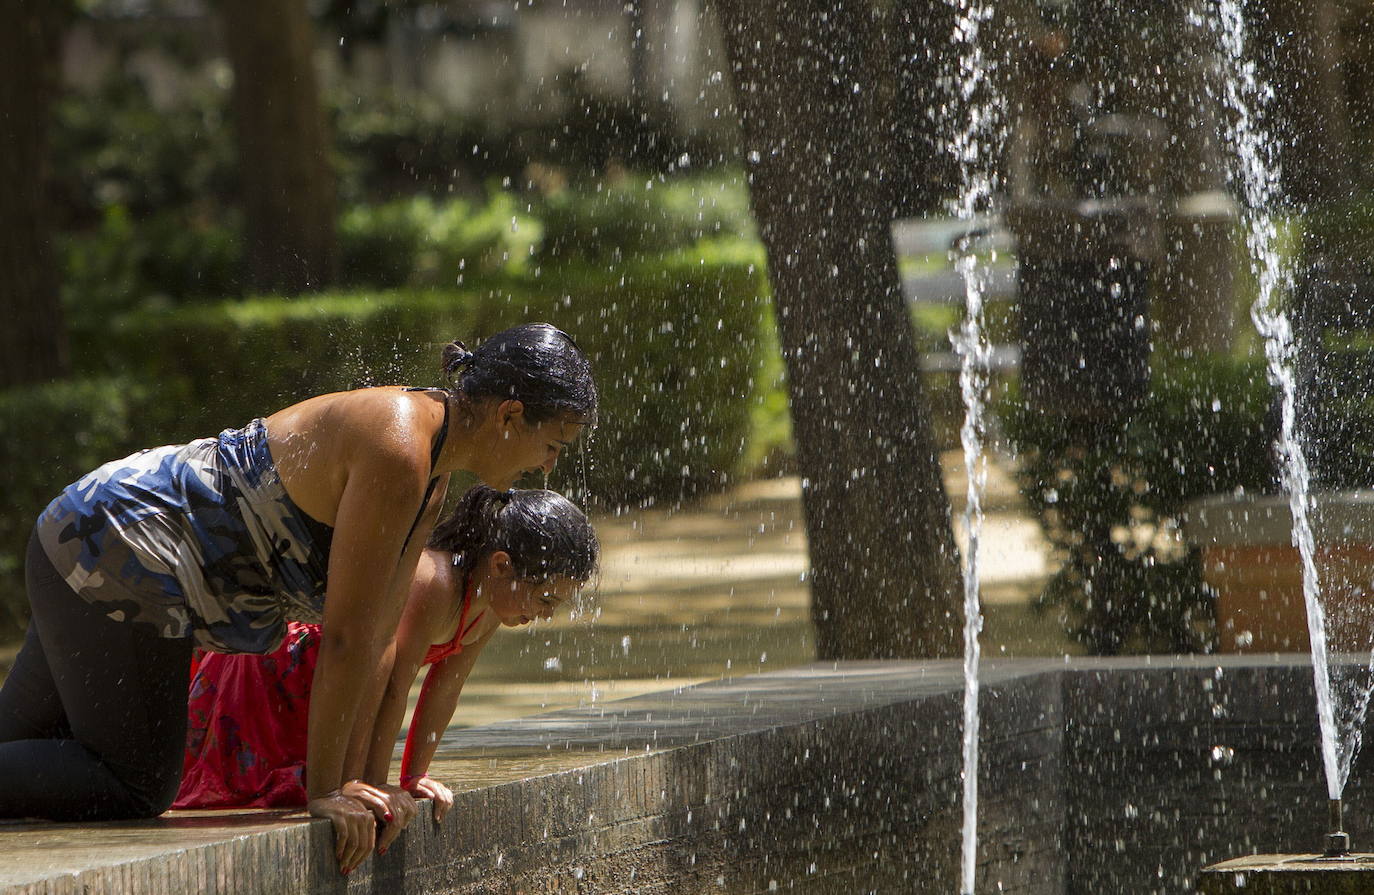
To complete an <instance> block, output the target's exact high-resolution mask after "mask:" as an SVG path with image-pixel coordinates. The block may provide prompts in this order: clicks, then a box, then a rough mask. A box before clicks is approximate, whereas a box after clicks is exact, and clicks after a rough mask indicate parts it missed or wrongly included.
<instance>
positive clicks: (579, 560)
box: [429, 485, 601, 588]
mask: <svg viewBox="0 0 1374 895" xmlns="http://www.w3.org/2000/svg"><path fill="white" fill-rule="evenodd" d="M429 546H430V547H433V548H434V549H436V550H447V551H449V552H451V553H453V555H454V565H455V566H457V567H458V571H459V574H460V576H461V580H462V587H463V588H466V587H467V582H468V577H469V576H470V575H471V574H472V570H473V569H475V568H476V567H477V564H478V563H479V562H480V561H481V560H482V559H484V558H485V557H487V556H489V555H490V554H492V553H494V552H495V551H497V550H504V551H505V552H506V553H509V554H510V558H511V563H512V564H513V565H514V566H515V574H516V575H518V576H519V577H520V578H521V579H522V580H524V581H547V580H548V579H550V578H558V577H565V578H571V579H572V580H574V581H577V582H579V583H586V581H587V580H588V579H589V578H591V577H592V575H594V574H595V573H596V564H597V560H598V558H599V557H600V554H601V545H600V544H599V543H598V542H597V540H596V532H595V531H593V530H592V525H591V523H590V522H588V521H587V517H586V516H585V515H584V514H583V513H582V511H581V510H579V509H578V508H577V506H576V505H575V504H574V503H573V502H572V501H570V500H568V499H567V498H566V497H564V496H563V495H562V494H559V493H558V492H557V491H545V490H542V489H538V488H530V489H522V490H513V491H497V490H496V489H495V488H491V487H488V486H487V485H474V486H473V487H471V488H469V489H468V491H467V492H466V493H465V494H464V495H463V496H462V497H461V498H459V499H458V505H457V506H456V507H454V509H453V512H452V513H450V514H449V515H448V517H447V518H445V519H443V520H441V521H440V522H439V523H438V524H437V525H435V526H434V530H433V532H431V533H430V536H429Z"/></svg>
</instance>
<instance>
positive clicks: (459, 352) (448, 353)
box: [440, 339, 476, 376]
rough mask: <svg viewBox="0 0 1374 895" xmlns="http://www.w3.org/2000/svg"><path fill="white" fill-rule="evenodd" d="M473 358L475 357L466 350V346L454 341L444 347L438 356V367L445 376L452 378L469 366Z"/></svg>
mask: <svg viewBox="0 0 1374 895" xmlns="http://www.w3.org/2000/svg"><path fill="white" fill-rule="evenodd" d="M475 357H476V355H474V354H473V353H472V352H471V351H469V350H468V346H466V345H464V344H463V343H462V342H460V341H458V340H457V339H454V340H453V341H452V342H449V343H448V344H447V345H445V346H444V351H443V353H442V354H441V355H440V365H441V367H442V368H443V371H444V375H445V376H452V375H453V374H455V373H457V372H458V371H459V370H460V369H462V368H463V367H466V366H468V365H469V364H471V363H472V361H473V358H475Z"/></svg>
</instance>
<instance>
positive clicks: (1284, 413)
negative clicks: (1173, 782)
mask: <svg viewBox="0 0 1374 895" xmlns="http://www.w3.org/2000/svg"><path fill="white" fill-rule="evenodd" d="M1213 12H1214V16H1213V18H1214V21H1215V26H1214V27H1215V28H1216V33H1217V36H1218V38H1219V40H1220V44H1221V50H1222V66H1223V69H1224V71H1225V73H1226V74H1225V77H1224V78H1223V81H1224V90H1225V95H1224V99H1225V102H1226V104H1227V106H1228V107H1229V108H1230V110H1231V112H1232V123H1231V125H1230V127H1229V137H1230V140H1231V142H1232V144H1233V146H1234V149H1235V153H1236V157H1237V159H1238V161H1239V171H1238V172H1237V174H1236V175H1235V176H1236V180H1237V181H1238V185H1239V186H1240V188H1241V191H1242V195H1243V196H1244V199H1245V202H1244V205H1245V215H1246V224H1247V226H1246V245H1247V248H1248V249H1249V257H1250V264H1251V266H1252V268H1253V270H1254V273H1255V277H1256V280H1257V281H1258V285H1259V294H1258V297H1257V298H1256V299H1255V303H1254V305H1253V306H1252V307H1251V310H1250V316H1251V318H1252V319H1253V320H1254V323H1255V327H1256V329H1257V330H1258V331H1259V333H1260V335H1261V336H1263V337H1264V354H1265V358H1266V360H1267V362H1268V372H1269V381H1270V382H1271V383H1272V384H1273V385H1274V387H1275V388H1276V389H1278V392H1279V399H1280V409H1281V413H1280V429H1279V437H1278V452H1279V460H1280V475H1281V480H1282V483H1283V488H1284V491H1285V492H1286V493H1287V494H1288V504H1289V507H1290V509H1291V511H1292V514H1293V541H1294V543H1295V544H1296V545H1297V548H1298V552H1299V555H1300V556H1301V558H1302V592H1303V601H1304V603H1305V605H1306V607H1307V626H1308V632H1309V635H1310V638H1311V642H1312V671H1313V677H1314V682H1315V684H1316V691H1317V717H1318V721H1319V723H1320V726H1321V740H1322V762H1323V765H1324V766H1325V771H1326V787H1327V797H1328V798H1329V799H1333V800H1335V799H1339V798H1340V797H1341V790H1342V789H1344V787H1345V779H1346V776H1347V775H1348V774H1349V772H1350V758H1351V755H1350V754H1347V755H1346V756H1345V761H1341V760H1340V757H1339V752H1340V751H1342V750H1340V747H1339V735H1338V733H1339V732H1338V730H1337V724H1336V712H1335V703H1334V700H1333V698H1332V687H1331V675H1330V671H1329V662H1328V644H1327V637H1326V613H1325V611H1324V608H1323V606H1322V601H1321V585H1320V581H1319V577H1318V571H1317V562H1316V543H1315V539H1314V537H1313V531H1312V519H1311V510H1312V501H1311V497H1310V486H1311V475H1310V473H1309V471H1308V466H1307V457H1306V454H1305V453H1304V451H1303V446H1302V442H1301V440H1300V438H1299V433H1298V430H1297V386H1296V381H1295V377H1294V372H1293V367H1294V340H1293V328H1292V325H1291V322H1290V321H1289V319H1288V317H1287V315H1286V314H1285V313H1284V311H1283V308H1282V307H1281V306H1280V304H1279V296H1280V292H1281V288H1282V287H1283V286H1284V285H1285V281H1286V279H1287V271H1286V270H1285V269H1284V265H1283V260H1282V258H1281V256H1280V255H1279V252H1278V249H1277V246H1276V241H1277V236H1278V227H1277V225H1276V223H1275V220H1274V217H1273V214H1272V211H1271V210H1272V209H1273V208H1274V204H1275V200H1276V199H1277V198H1278V195H1279V166H1278V164H1277V161H1276V158H1275V148H1274V145H1273V142H1272V141H1271V140H1270V139H1269V138H1268V137H1267V135H1266V134H1264V133H1263V131H1262V130H1261V128H1260V127H1259V125H1258V121H1257V117H1258V115H1259V113H1260V112H1261V110H1262V109H1263V108H1264V106H1265V104H1267V103H1268V101H1269V100H1270V99H1271V98H1272V96H1273V91H1272V89H1271V88H1270V87H1269V85H1267V84H1265V83H1263V82H1262V80H1261V79H1260V77H1259V75H1258V74H1257V71H1256V66H1255V62H1254V59H1253V58H1252V56H1251V53H1250V51H1249V49H1248V48H1247V46H1246V44H1247V36H1246V27H1245V18H1244V13H1245V7H1244V3H1243V0H1216V7H1215V10H1214V11H1213ZM1194 21H1195V23H1198V24H1200V18H1199V17H1197V16H1195V17H1194ZM1344 751H1346V752H1347V753H1351V752H1353V750H1344Z"/></svg>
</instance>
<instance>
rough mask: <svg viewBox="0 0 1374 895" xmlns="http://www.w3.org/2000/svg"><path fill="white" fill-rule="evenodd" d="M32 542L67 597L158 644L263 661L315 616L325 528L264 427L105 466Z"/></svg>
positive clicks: (56, 509) (325, 556)
mask: <svg viewBox="0 0 1374 895" xmlns="http://www.w3.org/2000/svg"><path fill="white" fill-rule="evenodd" d="M37 532H38V537H39V541H40V543H41V544H42V545H43V549H44V550H45V551H46V552H47V554H48V558H49V559H51V560H52V562H53V566H54V567H55V568H57V569H58V570H59V571H61V572H62V573H64V574H65V576H66V580H67V583H68V584H69V585H70V586H71V588H72V590H74V591H75V592H76V593H77V594H79V595H80V596H81V597H82V598H83V599H85V600H86V601H87V602H89V603H92V604H95V605H98V606H100V607H102V608H103V609H105V610H106V614H107V615H109V617H111V618H113V619H116V620H121V621H129V622H133V623H140V624H149V625H153V626H154V627H156V628H157V629H158V632H159V634H160V635H161V636H163V637H175V638H179V637H186V636H192V637H194V639H195V643H196V645H198V646H200V647H202V648H205V649H209V650H214V651H218V652H244V653H265V652H269V651H271V650H272V649H274V648H276V646H277V645H278V644H279V643H280V642H281V639H282V637H283V636H284V634H285V632H286V622H287V620H288V619H292V620H298V621H308V622H319V621H320V619H321V616H322V614H323V608H324V585H325V573H326V571H327V570H328V567H329V546H330V540H331V538H332V536H333V529H332V528H330V527H329V526H327V525H325V524H323V523H321V522H318V521H316V520H314V519H312V518H310V517H309V516H307V515H306V514H305V513H304V512H302V511H301V510H300V508H299V507H297V506H296V504H295V503H294V502H293V501H292V500H291V498H290V497H288V496H287V494H286V490H285V489H284V488H283V487H282V483H281V479H280V477H279V476H278V475H277V470H276V467H275V466H274V465H273V462H272V456H271V454H270V453H269V452H268V448H267V429H266V427H265V426H264V424H263V421H262V420H254V421H253V422H251V423H249V424H248V425H247V426H246V427H244V428H243V429H226V430H224V431H223V432H221V433H220V435H219V437H218V438H202V439H199V440H197V441H193V442H191V443H189V444H185V445H173V446H169V447H160V448H153V449H152V450H146V451H140V452H138V453H136V454H133V455H131V456H129V457H125V458H124V459H122V460H114V461H112V462H110V463H106V464H105V465H104V466H102V467H100V468H99V469H97V470H95V471H94V472H91V473H90V474H88V475H86V476H84V477H82V478H81V479H80V480H78V481H76V482H75V483H73V484H71V485H69V486H68V487H67V488H66V489H65V490H64V491H63V492H62V493H61V494H60V495H58V497H57V499H56V500H54V501H53V502H52V503H50V504H48V507H47V509H46V510H44V512H43V514H42V516H40V517H39V520H38V525H37Z"/></svg>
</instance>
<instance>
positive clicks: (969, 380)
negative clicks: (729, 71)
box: [950, 0, 997, 895]
mask: <svg viewBox="0 0 1374 895" xmlns="http://www.w3.org/2000/svg"><path fill="white" fill-rule="evenodd" d="M991 15H992V7H991V5H989V4H986V3H982V2H980V0H959V2H958V6H957V15H956V23H955V33H954V40H955V42H956V44H957V45H958V46H959V51H960V52H959V71H958V76H957V78H956V79H955V80H956V85H957V90H958V94H959V95H958V97H957V100H958V102H959V105H960V108H961V109H963V110H965V112H966V116H967V117H966V119H965V120H966V122H967V123H966V126H965V127H964V128H963V129H962V130H961V131H960V132H958V133H956V134H955V136H954V138H953V139H952V140H951V142H950V151H951V152H953V153H954V156H955V158H956V159H957V160H958V162H959V169H960V171H961V172H962V173H963V187H962V189H961V191H960V195H959V198H958V199H957V200H956V202H955V203H954V206H953V209H952V210H953V212H954V214H955V216H956V217H957V218H958V219H959V220H961V221H964V222H966V223H967V224H968V226H969V227H970V228H972V226H973V221H974V219H975V216H976V215H977V214H978V212H979V211H980V210H982V209H983V208H984V207H985V206H986V205H987V203H988V202H989V200H990V199H991V197H992V191H993V177H992V172H991V170H990V167H991V166H990V164H989V163H988V159H989V158H990V157H991V153H990V152H989V149H988V147H989V146H990V145H991V143H990V140H991V137H992V136H993V135H994V131H995V130H996V127H997V124H996V122H997V115H996V107H995V105H994V104H993V103H992V102H990V101H989V99H988V76H989V74H990V64H989V61H988V59H987V57H986V56H985V55H984V51H983V45H982V42H981V41H980V38H979V32H980V30H981V29H982V27H983V25H984V24H985V23H986V22H987V21H988V19H989V18H990V17H991ZM974 242H975V240H974V238H973V237H972V234H970V235H969V236H966V237H965V238H964V240H963V241H962V243H960V245H959V247H958V259H957V268H958V270H959V272H960V274H961V275H962V276H963V279H964V293H965V302H964V321H963V323H962V324H961V325H960V327H959V328H958V330H957V331H956V332H954V333H952V334H951V339H952V341H953V343H954V349H955V351H956V352H957V353H958V355H959V361H960V363H959V390H960V393H961V394H962V396H963V400H964V421H963V425H962V426H961V427H960V430H959V440H960V443H961V445H962V447H963V451H964V469H965V471H966V472H967V481H968V486H967V487H968V491H967V502H966V504H965V508H964V525H965V530H966V532H967V534H968V547H967V550H966V553H965V555H964V711H963V720H964V725H963V726H964V730H963V809H964V810H963V828H962V850H961V855H960V883H959V891H960V892H962V893H965V895H972V893H973V891H974V884H975V879H976V869H977V857H978V689H979V687H978V670H979V668H978V666H979V660H980V656H981V653H980V647H979V642H978V635H979V633H980V632H981V631H982V629H983V612H982V606H981V602H980V599H979V580H978V569H979V563H978V548H979V543H980V541H981V537H982V531H983V491H984V489H985V486H986V483H987V460H986V457H985V456H984V441H985V435H986V431H987V422H986V409H985V408H986V403H987V392H988V379H989V367H990V361H991V357H992V348H991V346H990V345H989V343H988V339H987V336H986V334H985V333H984V326H983V323H984V321H983V296H984V295H985V294H986V292H987V287H988V280H989V275H990V273H989V270H988V268H987V265H985V264H982V263H980V262H979V259H978V256H977V253H976V252H975V250H974Z"/></svg>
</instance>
